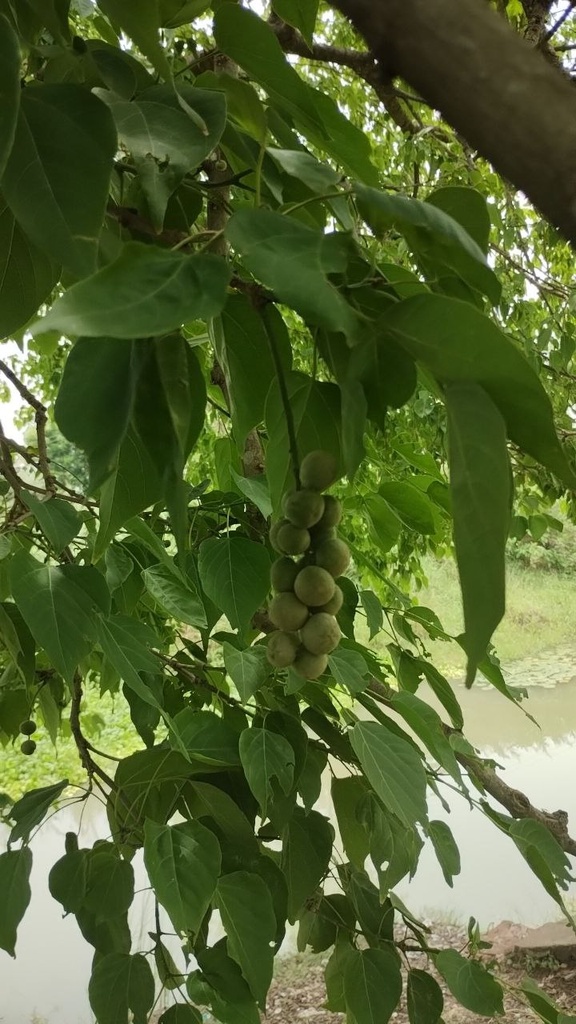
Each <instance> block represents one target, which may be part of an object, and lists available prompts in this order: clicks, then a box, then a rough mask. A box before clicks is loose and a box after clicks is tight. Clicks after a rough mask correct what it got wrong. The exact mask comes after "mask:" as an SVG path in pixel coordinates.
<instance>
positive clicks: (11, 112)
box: [0, 14, 22, 178]
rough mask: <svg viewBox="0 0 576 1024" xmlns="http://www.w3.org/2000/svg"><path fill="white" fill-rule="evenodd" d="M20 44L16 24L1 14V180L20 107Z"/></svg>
mask: <svg viewBox="0 0 576 1024" xmlns="http://www.w3.org/2000/svg"><path fill="white" fill-rule="evenodd" d="M20 65H21V56H20V44H19V42H18V36H17V35H16V33H15V31H14V29H13V28H12V25H11V24H10V22H9V21H8V19H7V18H5V17H4V15H3V14H0V178H1V177H2V175H3V173H4V168H5V167H6V163H7V161H8V157H9V156H10V150H11V149H12V144H13V142H14V136H15V134H16V125H17V122H18V108H19V105H20V94H21V91H22V87H21V85H20V74H21V66H20Z"/></svg>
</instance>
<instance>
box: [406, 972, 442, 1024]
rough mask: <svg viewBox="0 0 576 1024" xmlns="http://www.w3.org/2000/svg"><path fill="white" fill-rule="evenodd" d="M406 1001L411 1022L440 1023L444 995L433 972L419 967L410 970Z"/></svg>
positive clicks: (418, 1023) (420, 1023)
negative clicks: (430, 972) (429, 972)
mask: <svg viewBox="0 0 576 1024" xmlns="http://www.w3.org/2000/svg"><path fill="white" fill-rule="evenodd" d="M406 1002H407V1004H408V1019H409V1021H410V1024H438V1022H439V1020H440V1018H441V1016H442V1010H443V1009H444V996H443V995H442V989H441V988H440V986H439V984H438V982H437V981H435V979H434V978H433V977H432V975H431V974H428V973H427V972H426V971H421V970H418V969H417V968H414V969H412V970H410V971H408V982H407V986H406Z"/></svg>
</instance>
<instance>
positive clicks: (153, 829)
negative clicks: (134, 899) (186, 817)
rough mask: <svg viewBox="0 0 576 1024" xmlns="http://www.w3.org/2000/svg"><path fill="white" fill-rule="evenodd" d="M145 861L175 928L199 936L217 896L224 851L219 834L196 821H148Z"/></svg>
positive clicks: (158, 896)
mask: <svg viewBox="0 0 576 1024" xmlns="http://www.w3.org/2000/svg"><path fill="white" fill-rule="evenodd" d="M144 863H145V865H146V870H147V872H148V876H149V878H150V881H151V883H152V885H153V887H154V891H155V893H156V897H157V899H158V900H159V902H160V903H161V904H162V906H163V907H164V909H165V910H166V912H167V914H168V916H169V918H170V920H171V922H172V924H173V925H174V928H175V930H176V931H177V932H180V933H181V934H183V933H187V932H192V934H193V935H196V934H197V933H198V931H199V929H200V926H201V924H202V921H203V920H204V916H205V914H206V911H207V910H208V907H209V906H210V903H211V901H212V897H213V895H214V891H215V889H216V884H217V882H218V875H219V874H220V863H221V854H220V846H219V843H218V840H217V839H216V836H215V835H214V834H213V832H210V831H209V829H207V828H204V826H203V825H200V824H199V822H197V821H186V822H184V823H183V824H182V825H157V824H156V823H155V822H153V821H150V820H148V821H146V825H145V828H144Z"/></svg>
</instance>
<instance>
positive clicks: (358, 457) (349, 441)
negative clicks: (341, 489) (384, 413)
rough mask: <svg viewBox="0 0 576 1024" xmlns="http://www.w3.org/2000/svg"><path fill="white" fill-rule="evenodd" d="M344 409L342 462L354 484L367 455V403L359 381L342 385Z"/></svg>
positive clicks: (342, 406)
mask: <svg viewBox="0 0 576 1024" xmlns="http://www.w3.org/2000/svg"><path fill="white" fill-rule="evenodd" d="M340 402H341V408H342V461H343V464H344V471H345V473H346V476H347V477H348V479H349V480H350V482H351V483H352V481H353V480H354V477H355V475H356V472H357V470H358V468H359V466H360V465H361V463H362V460H363V458H364V455H365V448H364V438H365V436H366V414H367V408H368V407H367V403H366V396H365V394H364V389H363V387H362V385H361V384H360V382H359V381H357V380H346V381H343V382H342V383H341V384H340Z"/></svg>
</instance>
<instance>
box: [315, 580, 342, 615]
mask: <svg viewBox="0 0 576 1024" xmlns="http://www.w3.org/2000/svg"><path fill="white" fill-rule="evenodd" d="M343 604H344V594H343V592H342V590H341V588H340V587H338V586H337V587H336V588H335V590H334V596H333V597H331V598H330V600H329V601H327V602H326V604H323V605H322V606H321V607H320V608H318V611H319V612H328V614H329V615H338V612H339V611H340V609H341V607H342V605H343Z"/></svg>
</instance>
